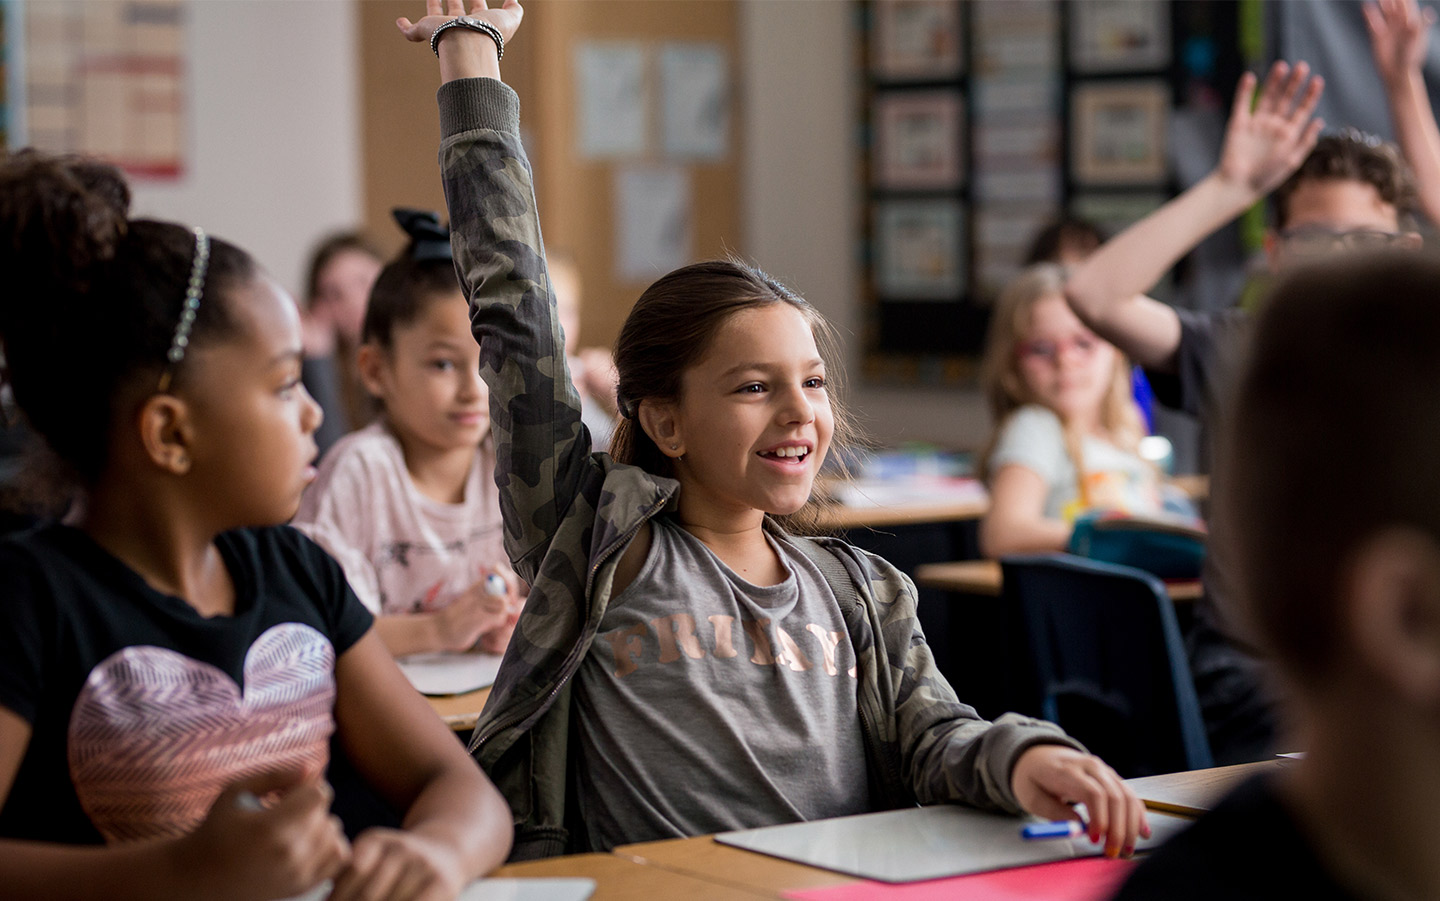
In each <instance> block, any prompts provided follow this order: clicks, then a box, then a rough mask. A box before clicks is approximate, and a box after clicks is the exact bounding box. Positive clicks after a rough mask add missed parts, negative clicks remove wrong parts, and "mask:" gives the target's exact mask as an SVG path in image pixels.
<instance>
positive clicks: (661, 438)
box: [636, 397, 685, 460]
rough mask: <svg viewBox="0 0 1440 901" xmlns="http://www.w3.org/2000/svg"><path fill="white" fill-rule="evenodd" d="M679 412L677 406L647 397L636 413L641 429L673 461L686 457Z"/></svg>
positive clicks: (641, 402)
mask: <svg viewBox="0 0 1440 901" xmlns="http://www.w3.org/2000/svg"><path fill="white" fill-rule="evenodd" d="M677 412H678V411H677V410H676V408H675V404H673V403H670V402H667V401H659V400H652V399H651V398H648V397H647V398H645V399H644V400H642V401H640V409H639V410H638V411H637V413H636V418H638V419H639V421H640V428H642V429H644V430H645V434H647V435H649V436H650V440H651V441H653V442H655V446H656V447H658V448H660V453H662V454H664V455H665V456H667V457H669V458H671V459H672V460H678V459H680V458H681V457H683V456H685V437H684V435H682V434H681V432H680V421H679V417H678V416H677V415H676V414H677Z"/></svg>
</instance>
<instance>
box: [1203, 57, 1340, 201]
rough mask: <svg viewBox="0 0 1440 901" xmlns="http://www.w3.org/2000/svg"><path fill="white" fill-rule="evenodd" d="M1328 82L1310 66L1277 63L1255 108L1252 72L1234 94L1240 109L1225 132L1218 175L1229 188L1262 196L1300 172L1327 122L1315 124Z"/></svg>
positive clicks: (1272, 68) (1235, 106)
mask: <svg viewBox="0 0 1440 901" xmlns="http://www.w3.org/2000/svg"><path fill="white" fill-rule="evenodd" d="M1324 89H1325V82H1324V79H1322V78H1321V77H1320V76H1318V75H1316V76H1314V77H1313V78H1312V77H1310V67H1309V66H1307V65H1306V64H1305V63H1303V62H1302V63H1297V64H1296V65H1295V67H1294V68H1293V69H1292V68H1291V67H1290V65H1289V64H1288V63H1285V62H1277V63H1275V65H1274V66H1272V67H1271V68H1270V74H1269V75H1268V76H1266V78H1265V84H1264V86H1263V87H1261V89H1260V99H1259V100H1258V101H1257V102H1256V103H1255V105H1254V109H1253V110H1252V109H1251V97H1252V95H1253V94H1254V92H1255V76H1254V75H1252V74H1250V73H1249V72H1247V73H1245V75H1244V76H1242V77H1241V79H1240V85H1239V87H1237V88H1236V89H1235V105H1234V108H1233V110H1232V111H1231V113H1230V124H1229V125H1228V126H1227V127H1226V129H1225V146H1224V148H1223V149H1222V150H1221V153H1220V164H1219V166H1218V167H1216V170H1215V171H1216V173H1217V174H1218V175H1219V176H1220V178H1221V179H1222V180H1223V181H1225V182H1227V183H1228V184H1230V185H1232V186H1235V187H1237V188H1243V189H1245V190H1246V191H1248V192H1250V193H1251V194H1253V195H1254V196H1255V197H1257V198H1259V197H1263V196H1264V195H1265V194H1268V193H1269V192H1270V191H1272V190H1274V189H1275V188H1277V187H1279V185H1280V183H1281V182H1283V181H1284V180H1285V179H1286V178H1288V177H1289V176H1290V173H1292V172H1294V171H1295V170H1296V169H1297V168H1299V166H1300V164H1301V163H1303V162H1304V161H1305V157H1306V156H1308V155H1309V154H1310V151H1311V149H1312V148H1313V147H1314V146H1315V140H1316V139H1317V138H1318V137H1319V136H1320V129H1321V128H1322V127H1323V126H1324V124H1325V123H1324V122H1322V121H1321V120H1319V119H1312V118H1311V117H1312V115H1313V114H1314V112H1315V105H1316V104H1317V103H1318V102H1319V101H1320V93H1321V91H1323V90H1324Z"/></svg>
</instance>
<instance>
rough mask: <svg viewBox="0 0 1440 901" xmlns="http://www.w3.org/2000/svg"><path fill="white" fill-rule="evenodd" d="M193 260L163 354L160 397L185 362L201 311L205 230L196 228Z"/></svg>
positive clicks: (207, 250)
mask: <svg viewBox="0 0 1440 901" xmlns="http://www.w3.org/2000/svg"><path fill="white" fill-rule="evenodd" d="M191 231H193V232H194V233H195V257H194V258H193V259H192V260H191V262H190V281H189V282H187V283H186V285H185V304H184V306H182V307H181V308H180V321H179V322H178V323H176V324H175V337H173V338H171V339H170V350H169V351H167V352H166V354H165V371H164V372H162V373H160V388H159V390H160V393H161V394H164V393H165V392H167V391H169V390H170V380H171V378H172V377H173V376H174V374H175V369H176V367H178V366H179V365H180V361H181V360H184V359H185V349H186V348H187V347H189V346H190V332H191V330H192V329H194V328H195V314H196V312H197V311H199V309H200V295H202V294H204V293H205V269H206V267H208V266H209V265H210V238H209V236H207V235H206V234H205V229H203V228H201V227H200V226H198V225H197V226H195V227H194V228H193V229H191Z"/></svg>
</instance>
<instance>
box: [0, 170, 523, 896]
mask: <svg viewBox="0 0 1440 901" xmlns="http://www.w3.org/2000/svg"><path fill="white" fill-rule="evenodd" d="M129 203H130V192H129V188H128V186H127V185H126V184H125V182H124V181H123V179H121V177H120V174H119V172H118V171H117V170H115V169H114V168H113V167H110V166H107V165H103V164H100V163H97V162H94V161H90V160H85V159H83V158H74V157H52V156H47V155H43V154H38V153H35V152H33V151H23V152H21V153H18V154H15V155H13V156H11V157H10V158H9V159H7V160H6V161H5V162H4V163H3V164H0V269H3V271H4V272H5V273H6V278H7V286H6V293H5V295H4V300H3V303H0V339H3V342H4V346H5V356H6V370H5V376H6V379H7V381H8V383H9V385H10V387H11V388H12V389H13V391H14V396H15V402H16V403H17V404H18V405H19V407H20V409H21V410H22V411H23V413H24V414H25V417H26V419H27V421H28V422H29V423H30V424H31V425H32V426H33V427H34V429H35V431H36V432H37V433H38V434H39V435H40V436H41V437H42V438H43V439H44V440H45V441H46V442H47V444H48V445H49V447H50V448H51V450H53V452H54V453H55V455H56V456H57V457H58V458H59V459H60V460H62V461H63V462H64V463H65V465H66V467H67V472H68V473H69V474H70V475H71V476H72V477H73V478H75V479H76V480H77V482H78V483H79V485H80V486H81V487H82V488H83V490H84V495H85V503H84V504H83V507H82V508H81V509H78V510H77V511H74V512H73V513H72V518H73V524H64V525H59V524H57V525H50V526H45V527H42V528H39V529H36V530H34V531H31V532H27V533H25V534H23V535H19V536H15V537H11V538H9V539H7V540H5V541H4V542H0V596H3V597H4V599H5V600H4V603H3V604H0V897H4V898H42V897H65V898H96V899H106V901H109V899H113V898H117V897H140V898H227V899H255V901H260V899H265V898H279V897H290V896H292V895H296V894H299V893H301V892H308V891H311V890H313V889H315V888H317V887H318V885H319V883H320V882H321V881H322V880H324V879H328V878H333V879H334V891H333V893H332V894H330V895H329V896H328V897H330V898H332V899H334V901H351V899H357V898H367V899H368V898H395V899H399V898H413V897H414V896H415V895H417V894H420V893H422V892H424V893H427V894H426V896H427V897H434V898H446V897H448V898H454V897H455V896H456V894H457V893H458V892H459V891H460V889H461V888H462V887H463V886H464V885H465V883H466V882H468V881H469V880H471V879H473V878H474V877H476V876H478V875H480V874H481V873H483V872H485V871H486V870H489V869H491V868H493V867H494V866H496V865H497V864H498V863H499V862H500V861H501V860H503V859H504V857H505V854H506V850H507V849H508V848H509V840H510V836H509V829H508V828H507V826H508V823H507V811H506V809H505V805H504V802H503V801H502V800H501V798H500V796H499V795H498V794H497V793H496V791H495V788H494V787H493V786H492V785H491V784H490V783H489V782H488V780H486V778H485V777H484V775H483V774H481V773H480V772H478V771H477V770H476V768H475V766H474V765H473V764H472V763H471V762H470V760H468V759H467V758H466V756H465V755H464V753H462V752H461V749H460V748H459V747H458V746H457V745H456V743H455V739H454V737H453V736H452V735H450V734H449V730H447V729H446V728H445V727H444V725H443V724H442V723H440V721H439V720H438V718H437V717H436V716H435V713H434V711H433V710H431V709H430V708H429V707H428V706H427V705H426V704H425V703H424V701H423V700H421V699H420V697H419V696H418V695H416V694H415V692H414V690H413V689H412V688H411V687H410V685H409V684H408V683H407V682H406V681H405V678H404V676H402V675H401V674H400V672H399V670H398V669H397V668H396V667H395V665H394V664H393V663H392V662H391V660H390V657H389V655H388V654H387V653H386V651H385V647H384V646H383V645H382V644H381V643H380V640H379V639H378V638H377V637H376V636H375V635H374V633H373V631H372V630H371V629H370V615H369V614H368V613H366V612H365V609H364V608H363V607H362V606H360V604H359V602H358V601H357V600H356V599H355V596H354V594H353V593H352V592H351V591H350V589H349V588H348V587H347V586H346V584H345V579H344V576H343V574H342V573H341V571H340V567H339V566H338V565H336V563H335V561H334V560H332V559H331V558H330V557H329V556H328V555H326V554H325V552H324V551H322V550H321V549H320V548H318V547H317V546H316V545H315V544H314V543H313V542H311V541H309V540H308V539H306V538H305V537H304V536H303V535H301V534H300V533H298V532H296V531H295V530H294V529H290V528H287V527H285V526H284V525H283V524H284V523H285V521H286V520H288V519H289V518H290V516H291V515H292V514H293V513H294V512H295V508H296V505H297V504H298V503H299V501H300V493H301V490H302V489H303V488H304V486H305V484H306V482H308V481H309V480H310V479H311V478H313V477H314V468H313V466H312V465H311V464H312V461H313V460H314V458H315V443H314V440H313V437H312V436H313V434H314V431H315V427H316V426H317V425H318V424H319V421H320V410H319V408H318V407H317V406H316V405H315V403H314V401H312V400H311V399H310V397H309V395H308V394H306V393H305V389H304V387H303V386H301V384H300V355H301V339H300V320H299V316H298V314H297V311H296V308H295V303H294V301H293V300H292V299H291V298H290V297H289V296H288V295H286V294H285V293H284V291H282V290H280V289H279V288H278V286H276V284H275V282H274V281H273V280H272V279H271V278H270V277H269V276H267V275H266V274H265V273H264V272H263V271H262V270H261V269H260V267H259V266H258V265H257V264H256V262H255V261H254V260H253V259H252V258H251V257H250V256H249V254H247V253H245V252H244V251H243V250H241V249H239V248H238V247H235V246H234V245H232V244H229V243H227V242H225V241H221V240H219V239H215V238H211V237H210V236H208V235H207V234H206V233H205V232H204V231H203V230H202V229H200V228H189V227H185V226H181V225H178V224H176V223H172V222H157V221H152V220H145V219H131V218H130V217H129V214H128V208H129ZM77 361H83V363H82V362H77ZM332 734H333V735H335V737H336V741H335V742H334V743H332V740H331V737H332ZM332 747H334V748H337V749H339V751H340V752H341V753H343V754H344V757H345V760H346V761H347V762H348V763H353V765H354V767H355V769H356V770H358V772H359V773H360V775H361V776H363V777H364V779H365V780H366V782H368V784H369V786H370V787H371V788H373V789H374V790H376V791H377V792H379V794H380V795H381V796H382V797H383V798H384V799H385V800H387V801H389V802H390V804H391V805H393V807H394V808H395V810H397V811H400V812H401V815H402V816H403V820H404V826H405V828H404V829H403V830H399V829H385V828H372V829H365V830H364V831H361V832H359V834H358V836H357V837H356V838H355V840H354V843H353V844H351V843H350V842H348V841H347V840H346V837H345V834H344V832H343V831H342V824H341V823H340V822H339V821H338V820H337V819H336V818H335V817H334V816H332V815H331V803H332V801H334V802H335V803H336V805H337V806H342V805H344V804H345V802H346V801H347V800H348V799H349V797H350V794H349V792H348V791H346V792H345V794H341V795H336V794H334V793H332V791H331V789H330V787H329V786H328V785H327V784H326V782H325V780H324V774H325V772H326V768H327V765H328V764H329V763H330V762H331V759H332V758H331V748H332ZM346 825H350V824H346Z"/></svg>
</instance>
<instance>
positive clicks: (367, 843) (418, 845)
mask: <svg viewBox="0 0 1440 901" xmlns="http://www.w3.org/2000/svg"><path fill="white" fill-rule="evenodd" d="M464 886H465V879H464V875H463V874H462V872H461V867H460V864H459V862H458V861H457V860H456V858H455V855H454V853H452V852H450V851H448V850H447V849H446V848H445V847H444V846H442V845H441V844H440V843H438V842H434V841H431V840H430V839H428V838H426V837H425V836H423V835H419V834H417V833H414V832H400V831H398V830H395V829H379V828H376V829H368V830H366V831H365V832H362V833H361V834H360V836H359V838H357V839H355V849H354V851H353V852H352V853H351V855H350V863H349V864H348V865H347V866H346V867H345V869H344V870H343V871H342V872H341V873H340V875H339V876H337V877H335V888H334V890H333V891H331V893H330V901H390V899H395V901H400V899H405V901H453V899H454V898H455V897H456V896H457V895H459V894H460V889H462V888H464Z"/></svg>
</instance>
